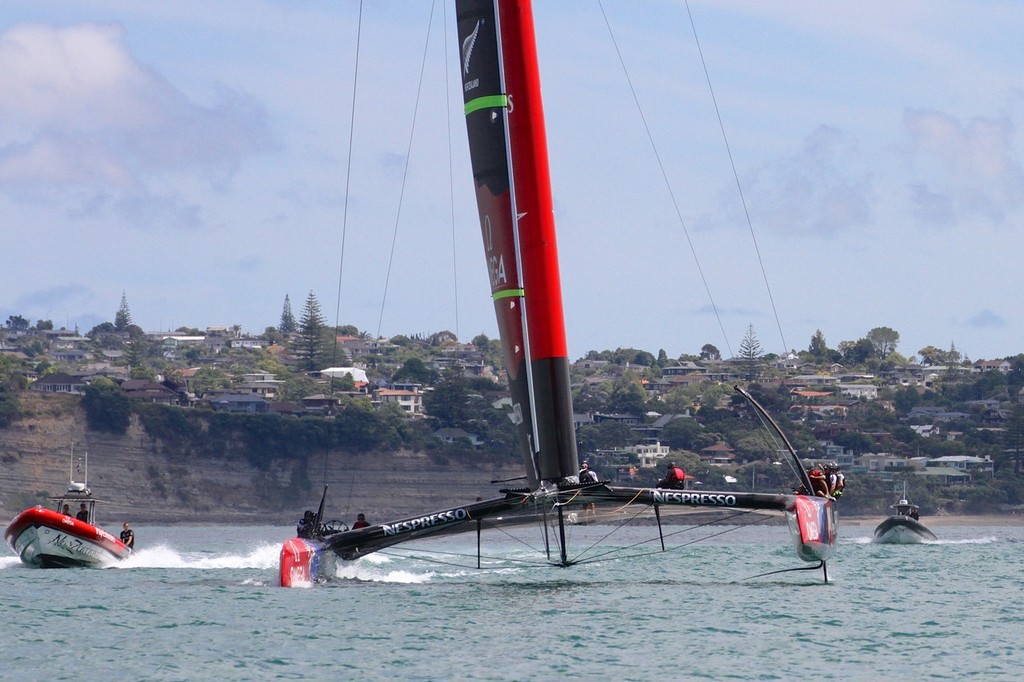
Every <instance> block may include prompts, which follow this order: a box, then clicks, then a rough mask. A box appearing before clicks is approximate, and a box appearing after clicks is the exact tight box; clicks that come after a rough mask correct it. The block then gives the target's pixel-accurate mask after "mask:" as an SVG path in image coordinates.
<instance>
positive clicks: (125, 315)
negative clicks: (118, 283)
mask: <svg viewBox="0 0 1024 682" xmlns="http://www.w3.org/2000/svg"><path fill="white" fill-rule="evenodd" d="M130 326H132V314H131V312H129V310H128V297H127V296H125V293H124V292H123V291H122V292H121V307H120V308H118V310H117V314H116V315H114V329H116V330H117V331H119V332H123V331H127V330H128V327H130Z"/></svg>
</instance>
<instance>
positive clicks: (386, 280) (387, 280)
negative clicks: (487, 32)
mask: <svg viewBox="0 0 1024 682" xmlns="http://www.w3.org/2000/svg"><path fill="white" fill-rule="evenodd" d="M436 5H437V0H434V2H431V3H430V18H429V19H428V20H427V38H426V40H424V41H423V59H422V61H421V62H420V81H419V83H418V84H417V86H416V103H415V104H414V105H413V109H412V125H411V126H410V127H409V143H408V145H407V146H406V149H405V166H404V167H403V169H402V187H401V189H400V190H399V192H398V211H397V213H396V214H395V230H394V232H393V233H392V236H391V253H390V254H389V256H388V270H387V274H386V275H385V276H384V295H383V296H382V297H381V300H380V317H378V318H377V338H378V339H379V338H380V329H381V326H382V325H383V324H384V306H385V304H386V303H387V299H388V285H389V284H390V283H391V268H392V266H393V265H394V263H395V245H396V244H397V243H398V226H399V224H400V223H401V220H402V203H403V201H404V199H405V185H406V181H407V180H408V178H409V163H410V158H411V157H412V141H413V138H414V137H415V135H416V115H417V114H418V113H419V110H420V96H421V94H422V93H423V73H424V72H425V71H426V68H427V48H429V47H430V31H431V29H432V28H433V26H434V8H435V7H436Z"/></svg>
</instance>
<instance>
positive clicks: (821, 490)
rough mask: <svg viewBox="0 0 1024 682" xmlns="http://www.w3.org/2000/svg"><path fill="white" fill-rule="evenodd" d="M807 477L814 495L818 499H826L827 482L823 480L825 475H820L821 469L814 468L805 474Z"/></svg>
mask: <svg viewBox="0 0 1024 682" xmlns="http://www.w3.org/2000/svg"><path fill="white" fill-rule="evenodd" d="M807 476H808V478H810V479H811V489H812V490H813V491H814V494H815V495H817V496H818V497H828V481H826V480H825V474H823V473H821V469H819V468H818V467H814V468H813V469H811V470H810V471H808V472H807Z"/></svg>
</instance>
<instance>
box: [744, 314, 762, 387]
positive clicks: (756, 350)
mask: <svg viewBox="0 0 1024 682" xmlns="http://www.w3.org/2000/svg"><path fill="white" fill-rule="evenodd" d="M740 362H742V363H743V367H744V369H745V371H746V375H747V381H753V380H755V379H757V377H758V375H760V374H761V343H760V342H759V341H758V340H757V334H755V333H754V325H752V324H751V325H749V326H748V327H747V335H746V336H744V337H743V340H742V341H741V342H740Z"/></svg>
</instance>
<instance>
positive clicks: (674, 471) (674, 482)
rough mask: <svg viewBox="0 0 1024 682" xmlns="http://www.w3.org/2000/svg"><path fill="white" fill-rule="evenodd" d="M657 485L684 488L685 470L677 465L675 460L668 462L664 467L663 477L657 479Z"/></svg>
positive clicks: (677, 488)
mask: <svg viewBox="0 0 1024 682" xmlns="http://www.w3.org/2000/svg"><path fill="white" fill-rule="evenodd" d="M658 487H659V488H672V489H675V490H684V489H685V488H686V472H684V471H683V470H682V468H681V467H677V466H676V463H675V462H669V463H668V466H666V467H665V478H663V479H661V480H660V481H658Z"/></svg>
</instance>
